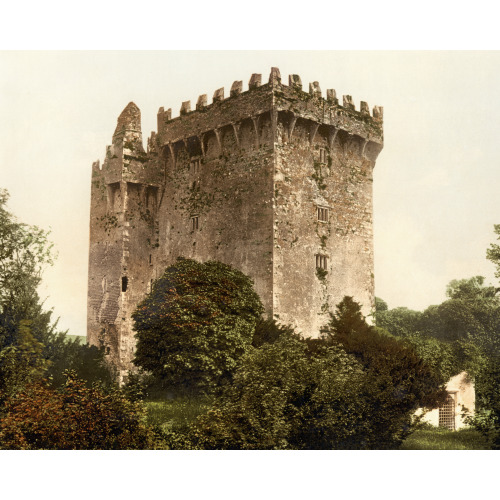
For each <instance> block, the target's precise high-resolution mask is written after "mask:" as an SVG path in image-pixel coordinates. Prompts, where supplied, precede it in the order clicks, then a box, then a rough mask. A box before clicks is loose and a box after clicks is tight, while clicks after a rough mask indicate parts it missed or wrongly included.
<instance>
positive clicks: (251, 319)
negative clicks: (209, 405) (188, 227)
mask: <svg viewBox="0 0 500 500" xmlns="http://www.w3.org/2000/svg"><path fill="white" fill-rule="evenodd" d="M262 312H263V306H262V303H261V301H260V299H259V297H258V295H257V294H256V292H255V291H254V289H253V283H252V281H251V280H250V278H248V277H247V276H245V275H244V274H243V273H241V272H240V271H237V270H236V269H233V268H232V267H230V266H228V265H225V264H222V263H220V262H215V261H210V262H205V263H200V262H196V261H194V260H190V259H182V258H180V259H178V260H177V262H176V264H174V265H173V266H170V267H169V268H168V269H167V270H166V271H165V273H164V274H163V276H162V277H161V278H159V279H158V280H157V281H156V282H155V283H154V285H153V288H152V290H151V293H149V294H148V295H147V296H146V298H145V299H144V300H143V301H142V302H141V303H140V304H139V305H138V306H137V309H136V310H135V312H134V313H133V315H132V317H133V319H134V322H135V325H134V328H135V331H136V338H137V349H136V353H135V360H134V363H135V364H136V365H137V366H139V367H141V368H143V369H144V370H146V371H149V372H151V373H152V374H153V375H155V376H156V377H157V378H158V379H160V380H161V381H162V383H163V384H164V386H168V387H169V388H170V389H173V390H176V391H186V390H189V391H209V392H210V391H212V390H214V389H215V388H216V387H217V386H219V385H220V384H222V383H224V382H225V381H227V380H228V379H229V378H230V376H231V374H232V373H233V371H234V370H235V368H236V366H237V363H238V360H239V359H240V357H241V356H242V355H243V354H244V353H245V351H246V350H247V349H248V348H249V347H250V345H251V343H252V338H253V333H254V329H255V325H256V323H257V320H258V319H259V317H260V316H261V314H262Z"/></svg>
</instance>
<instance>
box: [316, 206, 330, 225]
mask: <svg viewBox="0 0 500 500" xmlns="http://www.w3.org/2000/svg"><path fill="white" fill-rule="evenodd" d="M318 220H319V221H320V222H328V208H326V207H318Z"/></svg>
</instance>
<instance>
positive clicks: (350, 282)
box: [274, 118, 374, 336]
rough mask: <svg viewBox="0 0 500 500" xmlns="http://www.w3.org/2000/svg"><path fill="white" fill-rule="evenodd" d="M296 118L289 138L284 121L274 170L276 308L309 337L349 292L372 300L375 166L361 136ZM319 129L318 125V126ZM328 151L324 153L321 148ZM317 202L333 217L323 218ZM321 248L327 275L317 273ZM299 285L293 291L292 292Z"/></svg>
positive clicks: (368, 304)
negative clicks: (363, 152) (365, 153)
mask: <svg viewBox="0 0 500 500" xmlns="http://www.w3.org/2000/svg"><path fill="white" fill-rule="evenodd" d="M316 123H317V122H314V121H311V120H305V119H300V118H299V119H298V120H297V121H296V123H295V126H294V128H293V132H292V134H291V136H290V137H288V134H287V130H286V129H287V124H286V121H284V120H283V121H281V120H280V123H279V127H278V130H279V134H278V136H279V139H280V140H279V141H278V145H277V165H276V175H275V203H276V211H275V248H274V261H275V268H274V284H275V297H274V300H275V301H274V314H275V316H277V317H279V319H280V321H283V322H284V323H286V324H293V325H294V326H295V327H296V328H297V329H299V330H301V331H302V332H303V333H305V334H306V335H308V336H317V335H318V334H319V331H320V328H321V327H322V326H324V325H325V324H326V323H327V322H328V319H329V315H328V313H329V312H333V311H334V310H335V305H336V304H338V303H339V302H340V301H341V300H342V298H343V297H344V296H345V295H350V296H353V297H354V298H355V300H357V301H358V302H360V303H361V304H362V306H363V312H364V314H365V315H367V314H369V313H370V312H371V310H372V307H373V305H374V276H373V230H372V181H373V177H372V171H373V166H374V162H373V161H370V160H369V159H366V158H363V156H362V155H361V148H362V146H363V141H362V140H361V139H360V138H358V137H356V136H350V135H348V134H344V133H337V134H336V136H335V139H334V140H333V141H332V142H331V143H330V142H329V141H328V135H329V127H327V126H319V127H318V130H317V131H316V133H315V135H314V138H313V137H312V133H311V129H312V128H313V126H314V125H315V124H316ZM313 130H314V128H313ZM321 150H323V154H321V153H320V152H321ZM318 208H326V209H327V210H328V216H327V219H328V221H320V220H318ZM316 255H322V256H325V257H326V258H327V274H326V275H325V276H324V277H323V276H321V275H319V274H318V273H317V272H316ZM290 290H294V293H290Z"/></svg>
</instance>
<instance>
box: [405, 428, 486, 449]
mask: <svg viewBox="0 0 500 500" xmlns="http://www.w3.org/2000/svg"><path fill="white" fill-rule="evenodd" d="M401 449H402V450H487V449H489V448H488V446H487V443H486V441H485V439H484V438H483V436H482V435H481V434H480V433H479V432H477V431H476V430H473V429H461V430H459V431H455V432H453V431H449V430H447V429H439V428H436V429H422V430H418V431H415V432H414V433H413V434H412V435H411V436H409V437H408V438H407V439H406V441H405V442H404V443H403V444H402V446H401Z"/></svg>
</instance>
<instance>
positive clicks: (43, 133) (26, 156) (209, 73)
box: [0, 51, 500, 335]
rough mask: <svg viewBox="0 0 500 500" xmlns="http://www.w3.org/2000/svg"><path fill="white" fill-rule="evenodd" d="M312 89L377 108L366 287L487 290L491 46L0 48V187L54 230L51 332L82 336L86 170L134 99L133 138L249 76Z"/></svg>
mask: <svg viewBox="0 0 500 500" xmlns="http://www.w3.org/2000/svg"><path fill="white" fill-rule="evenodd" d="M272 66H276V67H278V68H279V69H280V71H281V76H282V79H283V81H284V82H285V83H287V81H288V75H289V74H292V73H293V74H298V75H300V76H301V79H302V83H303V88H304V89H305V90H307V89H308V83H309V82H312V81H318V82H319V83H320V87H321V89H322V91H323V96H325V95H326V89H327V88H334V89H336V91H337V95H340V96H342V95H344V94H348V95H351V96H352V97H353V100H354V102H355V103H356V107H357V109H359V102H360V101H361V100H363V101H367V102H368V104H369V106H370V109H372V108H373V106H374V105H380V106H383V107H384V149H383V151H382V152H381V153H380V155H379V157H378V160H377V163H376V167H375V171H374V184H373V196H374V247H375V293H376V295H377V296H378V297H381V298H383V299H384V300H385V301H386V302H387V303H388V304H389V307H391V308H393V307H399V306H404V307H409V308H412V309H417V310H423V309H424V308H426V307H427V306H429V305H431V304H438V303H440V302H442V301H443V300H445V289H446V285H447V283H448V282H449V281H451V280H452V279H460V278H468V277H471V276H474V275H483V276H486V278H487V281H488V282H492V283H497V280H496V279H495V278H494V266H493V265H492V264H491V263H490V262H489V261H487V260H486V258H485V253H486V248H487V247H488V246H489V245H490V244H491V243H492V242H494V241H495V235H494V233H493V225H494V224H497V223H498V224H500V206H499V205H500V202H499V198H498V196H497V193H498V192H499V189H500V175H499V173H498V169H499V167H500V161H499V154H498V147H497V130H496V124H497V123H498V122H499V121H500V100H499V99H497V96H496V93H497V92H498V89H499V88H500V52H479V51H469V52H459V51H453V52H451V51H364V52H363V51H134V52H132V51H128V52H127V51H124V52H112V51H108V52H106V51H79V52H72V51H52V52H50V51H48V52H47V51H42V52H5V51H4V52H0V68H1V69H2V71H1V73H0V113H1V116H2V120H1V121H0V187H4V188H7V189H8V191H9V192H10V195H11V199H10V202H9V208H10V210H11V212H13V213H14V214H15V215H16V216H17V217H18V219H19V220H20V221H22V222H25V223H28V224H33V225H37V226H39V227H42V228H44V229H50V230H51V239H52V241H53V242H54V244H55V249H56V251H57V253H58V258H57V260H56V263H55V265H54V266H53V267H51V268H48V269H47V270H46V272H45V274H44V281H43V284H42V286H41V289H40V294H41V296H42V297H43V298H44V299H45V305H46V306H47V307H51V308H52V307H53V308H54V316H55V317H59V318H60V320H59V326H60V327H61V328H62V329H68V330H69V333H70V334H74V335H84V334H85V332H86V307H87V305H86V297H87V267H88V243H89V242H88V240H89V206H90V174H91V165H92V162H93V161H96V160H98V159H99V160H100V161H101V163H102V161H103V159H104V153H105V148H106V145H108V144H110V143H111V136H112V134H113V131H114V128H115V126H116V120H117V118H118V115H119V114H120V112H121V111H122V109H123V108H124V107H125V106H126V105H127V104H128V103H129V102H130V101H134V102H135V103H136V104H137V105H138V106H139V108H140V109H141V113H142V131H143V140H144V143H146V138H147V137H148V136H149V135H150V133H151V131H153V130H156V114H157V111H158V108H159V107H162V106H163V107H164V108H165V109H167V108H172V112H173V116H178V114H179V109H180V106H181V103H182V101H186V100H191V103H192V106H194V104H195V103H196V100H197V98H198V96H199V95H200V94H205V93H206V94H208V95H209V98H210V97H211V95H212V94H213V92H214V91H215V90H216V89H218V88H220V87H224V88H225V92H226V94H225V95H226V96H227V95H228V94H229V89H230V87H231V84H232V82H233V81H235V80H243V84H244V90H246V89H247V88H248V80H249V78H250V76H251V74H252V73H262V75H263V80H264V81H267V78H268V75H269V73H270V69H271V67H272Z"/></svg>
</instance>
